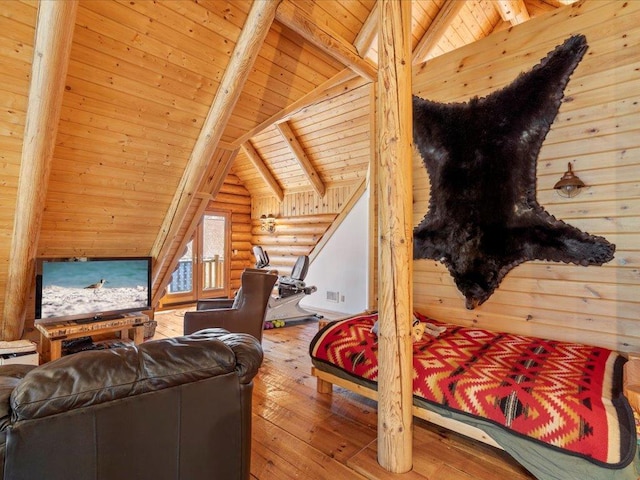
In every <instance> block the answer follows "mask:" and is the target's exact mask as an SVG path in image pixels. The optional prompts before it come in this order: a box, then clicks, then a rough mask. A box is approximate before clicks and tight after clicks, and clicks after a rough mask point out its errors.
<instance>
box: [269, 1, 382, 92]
mask: <svg viewBox="0 0 640 480" xmlns="http://www.w3.org/2000/svg"><path fill="white" fill-rule="evenodd" d="M276 19H277V20H278V21H279V22H280V23H282V24H283V25H286V26H287V27H289V28H290V29H291V30H293V31H294V32H296V33H298V34H299V35H301V36H302V37H303V38H304V39H305V40H307V41H309V42H311V43H313V44H314V45H315V46H317V47H318V48H320V49H321V50H322V51H324V52H325V53H327V54H329V55H331V56H332V57H333V58H335V59H336V60H338V61H339V62H341V63H342V64H343V65H345V66H347V67H349V68H351V69H352V70H353V71H354V72H356V73H357V74H359V75H362V76H363V77H365V78H367V79H368V80H371V81H374V80H375V78H376V75H377V72H376V70H377V69H376V67H375V66H374V65H372V64H371V63H370V62H369V61H367V60H365V59H363V58H362V57H361V56H360V55H359V54H358V52H357V51H356V49H355V47H354V46H353V45H351V44H350V43H349V42H347V41H346V40H344V38H342V37H341V36H340V35H338V34H337V33H335V32H334V31H333V30H331V29H330V28H328V27H326V26H320V25H317V24H316V23H314V21H313V19H312V18H311V17H309V15H307V14H306V13H305V12H303V11H302V10H300V9H299V8H296V6H295V4H294V3H293V2H291V0H285V1H283V2H282V4H281V5H280V7H278V11H277V13H276Z"/></svg>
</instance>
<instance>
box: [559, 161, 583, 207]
mask: <svg viewBox="0 0 640 480" xmlns="http://www.w3.org/2000/svg"><path fill="white" fill-rule="evenodd" d="M585 186H586V185H585V184H584V182H583V181H582V180H580V179H579V178H578V176H577V175H575V174H574V173H573V170H571V163H569V164H568V170H567V171H566V172H564V175H563V176H562V178H561V179H560V180H558V183H556V184H555V185H554V186H553V188H555V189H556V190H557V191H558V195H560V196H561V197H568V198H569V197H575V196H576V195H578V194H579V193H580V189H582V188H584V187H585Z"/></svg>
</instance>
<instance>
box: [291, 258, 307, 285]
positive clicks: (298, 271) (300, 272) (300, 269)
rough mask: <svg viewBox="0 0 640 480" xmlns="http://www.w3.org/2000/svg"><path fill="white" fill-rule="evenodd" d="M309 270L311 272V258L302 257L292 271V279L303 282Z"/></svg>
mask: <svg viewBox="0 0 640 480" xmlns="http://www.w3.org/2000/svg"><path fill="white" fill-rule="evenodd" d="M307 270H309V257H308V256H306V255H300V256H299V257H298V259H297V260H296V263H295V265H294V266H293V270H291V278H293V279H294V280H300V281H302V280H304V278H305V277H306V276H307Z"/></svg>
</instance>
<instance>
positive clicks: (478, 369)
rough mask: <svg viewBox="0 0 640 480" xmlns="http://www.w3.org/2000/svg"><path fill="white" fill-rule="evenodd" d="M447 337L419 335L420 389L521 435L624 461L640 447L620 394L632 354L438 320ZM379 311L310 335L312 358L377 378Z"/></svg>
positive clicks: (599, 459)
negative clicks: (373, 330) (375, 329)
mask: <svg viewBox="0 0 640 480" xmlns="http://www.w3.org/2000/svg"><path fill="white" fill-rule="evenodd" d="M416 316H417V317H418V318H419V319H420V320H421V321H424V322H430V323H433V324H436V325H438V326H444V327H446V331H445V332H444V333H442V334H441V335H440V336H439V337H438V338H434V337H432V336H429V335H426V334H425V335H424V337H423V339H422V340H421V341H420V342H416V343H414V344H413V355H414V357H413V374H414V376H413V391H414V397H417V398H420V399H423V400H425V401H426V402H428V403H433V404H437V405H439V406H444V407H446V408H448V409H451V410H455V411H458V412H462V413H465V414H468V415H473V416H476V417H481V418H484V419H487V420H489V421H491V422H494V423H496V424H498V425H500V426H502V427H504V428H506V429H509V430H510V431H512V432H515V433H517V434H518V435H523V436H526V437H528V438H530V439H533V440H535V441H538V442H543V443H545V444H547V445H550V446H552V447H553V448H558V449H562V450H563V451H565V452H567V453H570V454H572V455H578V456H582V457H584V458H586V459H588V460H590V461H591V462H593V463H595V464H598V465H600V466H605V467H609V468H620V467H624V466H626V465H627V464H629V463H630V462H631V460H632V458H633V455H634V453H635V441H636V439H635V428H634V424H633V416H632V413H631V410H630V407H629V405H628V403H627V402H626V400H625V399H624V397H623V396H622V393H621V391H622V390H621V385H622V365H623V364H624V362H625V359H624V357H622V356H620V355H618V354H617V353H615V352H612V351H610V350H606V349H603V348H598V347H592V346H587V345H580V344H575V343H567V342H558V341H552V340H545V339H541V338H533V337H525V336H520V335H512V334H506V333H495V332H490V331H487V330H481V329H477V328H466V327H461V326H458V325H452V324H446V323H440V322H436V321H434V320H431V319H428V318H426V317H424V316H422V315H419V314H416ZM376 319H377V315H375V314H374V315H368V316H359V317H355V318H351V319H347V320H343V321H339V322H335V323H331V324H329V325H328V326H327V327H325V328H324V329H322V330H321V331H320V332H318V334H317V335H316V337H315V338H314V339H313V341H312V342H311V346H310V354H311V357H312V360H313V363H314V364H315V365H316V366H317V367H318V368H320V369H321V370H322V365H323V364H328V365H332V366H333V367H337V368H338V369H340V370H341V371H343V372H345V373H346V374H348V376H351V377H357V378H359V379H363V380H365V381H367V382H376V381H377V377H378V356H377V353H378V352H377V351H378V344H377V338H376V336H375V335H374V334H373V333H371V327H372V326H373V324H374V322H375V320H376Z"/></svg>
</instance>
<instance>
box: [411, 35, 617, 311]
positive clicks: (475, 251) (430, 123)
mask: <svg viewBox="0 0 640 480" xmlns="http://www.w3.org/2000/svg"><path fill="white" fill-rule="evenodd" d="M586 50H587V42H586V39H585V37H584V36H583V35H575V36H572V37H570V38H569V39H567V40H566V41H565V42H564V43H563V44H562V45H560V46H558V47H556V49H555V50H553V51H552V52H551V53H549V54H548V55H547V56H546V57H545V58H544V59H542V60H541V62H540V63H539V64H538V65H536V66H535V67H533V69H531V70H530V71H529V72H526V73H523V74H521V75H520V76H519V77H518V78H517V79H516V80H515V81H514V82H513V83H511V84H510V85H508V86H507V87H505V88H503V89H501V90H498V91H496V92H494V93H492V94H490V95H488V96H486V97H483V98H473V99H471V100H470V101H469V102H467V103H451V104H443V103H436V102H431V101H428V100H423V99H421V98H418V97H416V96H414V97H413V137H414V142H415V144H416V147H417V149H418V151H419V153H420V155H421V156H422V159H423V161H424V164H425V167H426V169H427V173H428V174H429V179H430V183H431V195H430V201H429V210H428V212H427V214H426V215H425V217H424V219H423V220H422V222H420V224H419V225H418V226H417V227H415V229H414V232H413V237H414V249H413V256H414V259H434V260H439V261H441V262H443V263H444V265H446V267H447V268H448V269H449V272H450V273H451V275H452V277H453V279H454V281H455V283H456V285H457V287H458V289H459V290H460V291H461V292H462V294H463V295H464V296H465V298H466V307H467V308H468V309H473V308H475V307H476V306H478V305H481V304H482V303H484V302H485V301H486V300H487V299H488V298H489V297H490V296H491V294H492V293H493V292H494V291H495V289H496V288H497V287H498V285H499V284H500V282H501V281H502V279H503V278H504V276H505V275H506V274H507V273H508V272H509V271H510V270H511V269H512V268H514V267H515V266H517V265H519V264H521V263H523V262H526V261H528V260H549V261H555V262H565V263H574V264H578V265H585V266H586V265H602V264H603V263H605V262H608V261H610V260H611V259H613V254H614V251H615V245H612V244H611V243H609V242H608V241H607V240H605V239H604V238H602V237H598V236H594V235H589V234H587V233H585V232H582V231H581V230H579V229H577V228H575V227H572V226H571V225H568V224H566V223H564V222H563V221H561V220H557V219H556V218H555V217H554V216H552V215H550V214H549V213H547V212H546V211H545V210H544V208H543V207H542V206H541V205H540V204H539V203H538V201H537V200H536V163H537V159H538V154H539V152H540V148H541V146H542V142H543V141H544V139H545V137H546V135H547V132H548V131H549V128H550V127H551V124H552V123H553V121H554V119H555V117H556V115H557V113H558V110H559V108H560V103H561V100H562V98H563V96H564V89H565V87H566V85H567V83H568V82H569V77H570V76H571V73H572V72H573V71H574V70H575V68H576V67H577V65H578V63H579V62H580V60H581V59H582V57H583V56H584V54H585V52H586Z"/></svg>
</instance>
